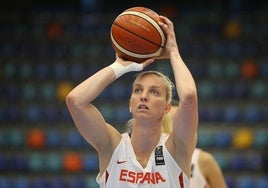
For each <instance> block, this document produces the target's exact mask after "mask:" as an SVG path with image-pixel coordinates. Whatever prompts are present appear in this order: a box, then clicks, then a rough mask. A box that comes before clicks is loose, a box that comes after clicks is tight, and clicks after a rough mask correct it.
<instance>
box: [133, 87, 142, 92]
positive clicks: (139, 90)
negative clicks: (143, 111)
mask: <svg viewBox="0 0 268 188" xmlns="http://www.w3.org/2000/svg"><path fill="white" fill-rule="evenodd" d="M141 92H142V89H141V88H140V87H137V88H134V89H133V93H135V94H138V93H141Z"/></svg>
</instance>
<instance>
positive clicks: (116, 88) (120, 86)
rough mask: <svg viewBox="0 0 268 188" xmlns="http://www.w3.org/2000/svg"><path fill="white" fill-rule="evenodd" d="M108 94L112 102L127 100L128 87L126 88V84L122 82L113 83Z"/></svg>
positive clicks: (128, 95) (128, 94)
mask: <svg viewBox="0 0 268 188" xmlns="http://www.w3.org/2000/svg"><path fill="white" fill-rule="evenodd" d="M110 92H111V93H110V97H112V98H113V99H114V100H124V99H128V98H129V97H130V94H131V93H130V92H129V90H128V87H127V86H126V83H125V82H123V80H119V81H117V82H116V83H114V84H113V85H112V87H111V90H110Z"/></svg>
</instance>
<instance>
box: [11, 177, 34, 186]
mask: <svg viewBox="0 0 268 188" xmlns="http://www.w3.org/2000/svg"><path fill="white" fill-rule="evenodd" d="M12 182H13V183H12V184H13V187H14V188H29V187H30V181H29V179H28V178H26V177H16V178H14V179H13V180H12Z"/></svg>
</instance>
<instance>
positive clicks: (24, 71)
mask: <svg viewBox="0 0 268 188" xmlns="http://www.w3.org/2000/svg"><path fill="white" fill-rule="evenodd" d="M19 74H20V77H21V78H23V79H29V78H31V76H32V75H33V66H32V65H31V64H30V63H28V62H23V63H22V64H21V66H20V68H19Z"/></svg>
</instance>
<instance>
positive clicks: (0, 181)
mask: <svg viewBox="0 0 268 188" xmlns="http://www.w3.org/2000/svg"><path fill="white" fill-rule="evenodd" d="M0 187H1V188H10V187H12V180H10V179H9V178H7V177H6V176H0Z"/></svg>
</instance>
